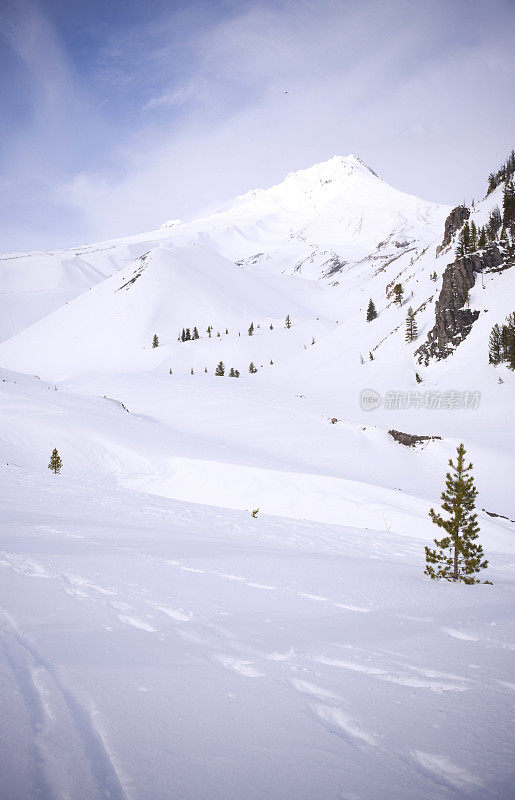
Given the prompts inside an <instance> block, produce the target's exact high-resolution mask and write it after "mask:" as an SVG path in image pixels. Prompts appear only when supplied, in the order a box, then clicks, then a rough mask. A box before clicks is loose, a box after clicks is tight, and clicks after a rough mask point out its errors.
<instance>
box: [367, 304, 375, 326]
mask: <svg viewBox="0 0 515 800" xmlns="http://www.w3.org/2000/svg"><path fill="white" fill-rule="evenodd" d="M376 317H377V311H376V307H375V305H374V301H373V300H372V299H370V300H369V303H368V308H367V322H372V320H373V319H375V318H376Z"/></svg>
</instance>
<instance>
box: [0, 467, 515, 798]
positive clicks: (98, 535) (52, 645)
mask: <svg viewBox="0 0 515 800" xmlns="http://www.w3.org/2000/svg"><path fill="white" fill-rule="evenodd" d="M0 477H1V490H0V491H1V500H2V505H4V503H7V501H8V506H7V508H8V511H7V512H6V514H5V516H4V524H3V526H2V539H1V555H0V570H1V582H0V587H1V588H0V595H1V606H2V614H1V627H2V641H3V643H4V649H3V654H2V661H1V676H2V680H1V694H2V708H3V718H4V723H3V725H2V734H1V736H2V742H1V747H0V760H1V763H0V769H1V774H2V796H4V797H9V798H21V797H24V798H25V797H44V798H54V797H56V798H57V797H59V798H61V797H72V798H79V797H80V798H81V799H82V798H84V800H86V798H105V797H109V798H138V800H140V799H142V798H148V800H158V799H159V798H163V800H165V798H166V799H168V798H170V797H181V798H200V797H206V798H207V797H209V798H242V797H248V798H284V797H295V798H306V800H308V799H309V800H311V799H312V798H314V797H317V798H335V799H336V798H348V800H351V798H352V799H354V798H366V799H367V800H374V798H377V800H379V798H406V800H408V798H409V800H412V798H414V797H417V798H454V797H456V798H462V797H470V798H475V797H477V798H479V797H481V798H494V797H495V798H500V797H505V798H508V797H510V796H511V791H512V786H513V777H514V774H513V772H514V770H513V761H512V757H511V756H512V752H513V741H512V738H511V736H512V734H511V729H510V719H511V714H510V708H512V701H513V692H514V690H515V685H514V684H513V682H510V681H513V678H512V677H510V662H511V661H512V658H513V622H512V619H511V609H512V607H513V591H514V587H515V584H514V567H513V559H512V558H510V557H509V556H507V555H505V554H504V553H501V552H496V551H492V550H490V551H489V552H488V556H489V558H490V570H489V577H490V578H491V579H492V580H493V581H494V584H495V585H494V586H493V587H491V586H484V585H481V586H476V587H467V586H461V585H458V586H454V585H451V584H448V583H431V582H429V581H427V580H426V579H425V578H424V577H423V574H422V572H423V548H422V545H421V543H420V542H419V541H417V540H415V539H410V538H407V537H405V536H402V537H400V536H397V535H395V534H394V533H385V532H380V531H371V530H369V531H367V532H365V531H363V530H360V529H356V528H347V527H343V526H340V527H338V526H334V525H333V526H325V525H321V524H318V523H306V522H299V521H294V520H287V519H278V518H274V517H265V516H261V515H260V516H259V517H258V519H256V520H254V519H251V518H250V515H249V514H248V513H244V512H237V511H227V510H223V509H219V508H209V507H202V506H194V505H190V504H187V503H178V502H175V501H170V500H165V499H163V498H156V497H151V496H147V495H143V494H139V493H135V492H130V491H127V490H123V489H119V488H116V487H114V486H112V485H108V484H105V483H102V482H91V481H89V482H88V481H85V480H80V481H77V480H73V479H68V478H66V477H64V476H62V475H61V476H54V475H51V474H50V473H48V474H47V475H41V474H37V473H35V472H31V471H27V470H24V469H22V468H20V467H13V466H10V467H5V466H4V467H3V468H2V470H1V476H0Z"/></svg>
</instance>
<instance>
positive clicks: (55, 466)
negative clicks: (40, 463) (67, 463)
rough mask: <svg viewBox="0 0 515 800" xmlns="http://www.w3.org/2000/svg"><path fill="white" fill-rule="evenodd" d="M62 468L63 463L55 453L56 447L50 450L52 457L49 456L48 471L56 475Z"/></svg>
mask: <svg viewBox="0 0 515 800" xmlns="http://www.w3.org/2000/svg"><path fill="white" fill-rule="evenodd" d="M62 466H63V461H62V458H61V456H60V455H59V453H58V452H57V447H54V449H53V450H52V455H51V456H50V463H49V464H48V469H51V470H52V472H53V473H54V474H55V475H57V473H58V472H61V467H62Z"/></svg>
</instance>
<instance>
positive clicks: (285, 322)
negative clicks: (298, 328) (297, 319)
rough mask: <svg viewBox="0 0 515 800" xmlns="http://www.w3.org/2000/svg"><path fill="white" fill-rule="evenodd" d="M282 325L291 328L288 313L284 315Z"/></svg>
mask: <svg viewBox="0 0 515 800" xmlns="http://www.w3.org/2000/svg"><path fill="white" fill-rule="evenodd" d="M284 326H285V328H288V330H290V328H291V319H290V315H289V314H287V315H286V319H285V320H284Z"/></svg>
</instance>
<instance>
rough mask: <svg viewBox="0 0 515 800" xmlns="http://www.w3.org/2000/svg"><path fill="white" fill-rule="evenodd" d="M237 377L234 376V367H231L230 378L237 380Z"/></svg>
mask: <svg viewBox="0 0 515 800" xmlns="http://www.w3.org/2000/svg"><path fill="white" fill-rule="evenodd" d="M235 377H236V375H235V374H234V367H231V369H230V371H229V378H235Z"/></svg>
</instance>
